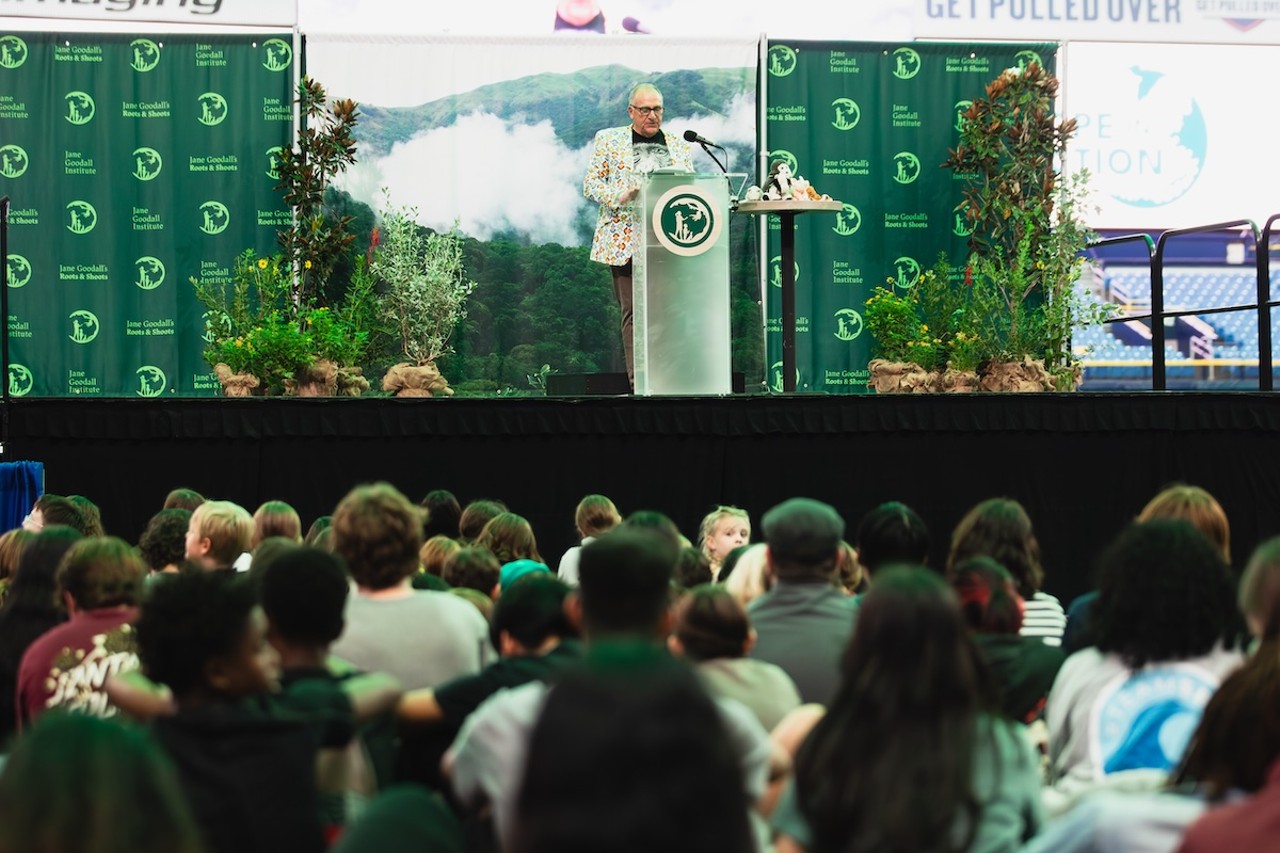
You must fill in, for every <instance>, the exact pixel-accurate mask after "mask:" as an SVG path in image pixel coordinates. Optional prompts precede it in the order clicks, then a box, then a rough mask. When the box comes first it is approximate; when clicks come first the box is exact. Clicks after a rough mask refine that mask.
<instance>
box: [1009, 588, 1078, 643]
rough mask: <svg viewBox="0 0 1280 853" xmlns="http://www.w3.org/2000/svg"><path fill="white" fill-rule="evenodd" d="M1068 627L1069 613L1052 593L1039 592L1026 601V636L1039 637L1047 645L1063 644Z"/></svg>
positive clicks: (1024, 627)
mask: <svg viewBox="0 0 1280 853" xmlns="http://www.w3.org/2000/svg"><path fill="white" fill-rule="evenodd" d="M1066 627H1067V614H1066V613H1065V612H1063V610H1062V604H1061V602H1059V601H1058V599H1056V598H1054V597H1053V596H1052V595H1049V594H1047V593H1043V592H1037V593H1036V594H1035V595H1033V596H1031V597H1030V598H1028V599H1027V601H1026V610H1025V612H1024V613H1023V616H1022V631H1021V632H1020V633H1021V634H1022V636H1024V637H1039V638H1040V639H1041V640H1043V641H1044V644H1045V645H1046V646H1061V645H1062V632H1063V631H1064V630H1066Z"/></svg>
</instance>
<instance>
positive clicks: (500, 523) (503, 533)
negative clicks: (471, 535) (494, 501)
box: [476, 512, 543, 565]
mask: <svg viewBox="0 0 1280 853" xmlns="http://www.w3.org/2000/svg"><path fill="white" fill-rule="evenodd" d="M476 547H477V548H487V549H488V550H490V551H492V552H493V556H495V557H497V558H498V563H499V564H500V565H501V564H503V563H510V562H513V561H515V560H536V561H537V562H539V563H541V562H543V560H542V555H541V554H539V553H538V540H537V539H536V538H535V537H534V535H533V528H532V527H530V526H529V522H528V521H526V520H525V519H524V518H523V517H522V516H519V515H516V514H515V513H514V512H504V513H500V514H498V515H496V516H494V517H493V518H491V519H490V520H489V523H488V524H486V525H485V526H484V529H483V530H481V531H480V535H479V536H478V537H476Z"/></svg>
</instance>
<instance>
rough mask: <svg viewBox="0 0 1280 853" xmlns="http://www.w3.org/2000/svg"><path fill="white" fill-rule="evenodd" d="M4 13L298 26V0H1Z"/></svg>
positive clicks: (120, 20) (122, 20) (116, 20)
mask: <svg viewBox="0 0 1280 853" xmlns="http://www.w3.org/2000/svg"><path fill="white" fill-rule="evenodd" d="M0 17H15V18H56V19H59V20H79V21H110V22H112V23H128V22H130V21H161V22H164V23H174V24H209V25H213V26H250V27H294V26H296V25H297V23H298V0H0Z"/></svg>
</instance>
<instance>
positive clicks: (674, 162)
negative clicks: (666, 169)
mask: <svg viewBox="0 0 1280 853" xmlns="http://www.w3.org/2000/svg"><path fill="white" fill-rule="evenodd" d="M660 132H661V133H664V134H665V135H666V140H667V150H668V151H669V152H670V154H671V166H672V167H674V168H676V169H686V170H688V171H690V172H692V171H693V147H692V146H691V145H690V144H689V143H688V142H686V141H685V140H684V139H682V138H680V137H679V136H677V135H675V134H673V133H670V132H668V131H665V130H664V131H660ZM633 171H635V163H634V154H633V151H632V148H631V125H627V126H626V127H610V128H606V129H604V130H602V131H600V132H599V133H597V134H596V140H595V148H594V149H593V150H592V152H591V165H590V166H588V167H587V176H586V177H585V178H584V179H583V181H582V194H583V195H585V196H586V197H587V198H589V199H591V200H592V201H594V202H597V203H599V205H600V214H599V216H597V218H596V234H595V238H594V239H593V240H592V241H591V260H593V261H599V262H600V263H602V264H610V265H612V266H621V265H622V264H625V263H626V262H627V261H629V260H630V259H631V256H632V255H633V254H635V248H636V246H635V237H636V235H635V232H636V224H637V223H636V210H635V203H634V202H633V201H632V202H627V203H625V204H620V203H619V199H620V198H621V197H622V195H623V194H624V193H625V192H626V191H627V190H628V189H630V188H631V181H630V177H631V173H632V172H633Z"/></svg>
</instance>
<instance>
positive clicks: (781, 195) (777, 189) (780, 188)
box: [762, 160, 795, 201]
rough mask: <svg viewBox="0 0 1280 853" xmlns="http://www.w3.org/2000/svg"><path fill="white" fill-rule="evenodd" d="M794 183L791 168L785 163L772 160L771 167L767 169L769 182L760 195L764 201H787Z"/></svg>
mask: <svg viewBox="0 0 1280 853" xmlns="http://www.w3.org/2000/svg"><path fill="white" fill-rule="evenodd" d="M794 182H795V177H794V176H793V175H792V174H791V167H790V166H788V165H787V162H786V161H785V160H774V161H773V165H771V166H770V167H769V182H768V183H766V184H765V185H764V192H763V193H762V195H763V197H764V199H765V200H766V201H780V200H782V199H789V198H791V192H792V185H793V184H794Z"/></svg>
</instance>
